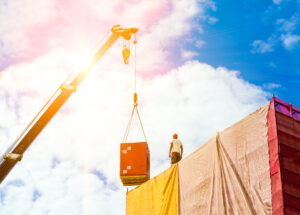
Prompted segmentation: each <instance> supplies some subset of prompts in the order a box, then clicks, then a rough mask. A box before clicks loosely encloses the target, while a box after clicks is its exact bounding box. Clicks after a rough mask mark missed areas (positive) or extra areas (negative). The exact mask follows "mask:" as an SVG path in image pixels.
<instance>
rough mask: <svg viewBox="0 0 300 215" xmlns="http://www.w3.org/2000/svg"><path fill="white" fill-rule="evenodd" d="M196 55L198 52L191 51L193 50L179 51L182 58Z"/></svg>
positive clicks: (190, 57)
mask: <svg viewBox="0 0 300 215" xmlns="http://www.w3.org/2000/svg"><path fill="white" fill-rule="evenodd" d="M197 56H198V53H197V52H193V51H183V52H182V53H181V57H182V58H183V59H192V58H194V57H197Z"/></svg>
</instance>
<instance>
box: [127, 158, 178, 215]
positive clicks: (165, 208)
mask: <svg viewBox="0 0 300 215" xmlns="http://www.w3.org/2000/svg"><path fill="white" fill-rule="evenodd" d="M137 214H143V215H178V167H177V164H176V165H172V166H171V167H170V168H169V169H167V170H166V171H164V172H162V173H161V174H159V175H158V176H156V177H154V178H152V179H151V180H150V181H147V182H146V183H144V184H142V185H140V186H139V187H137V188H135V189H133V190H131V191H129V192H128V193H127V205H126V215H137Z"/></svg>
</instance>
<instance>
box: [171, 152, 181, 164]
mask: <svg viewBox="0 0 300 215" xmlns="http://www.w3.org/2000/svg"><path fill="white" fill-rule="evenodd" d="M180 160H181V156H180V154H179V152H173V153H172V158H171V163H172V164H174V163H177V162H178V161H180Z"/></svg>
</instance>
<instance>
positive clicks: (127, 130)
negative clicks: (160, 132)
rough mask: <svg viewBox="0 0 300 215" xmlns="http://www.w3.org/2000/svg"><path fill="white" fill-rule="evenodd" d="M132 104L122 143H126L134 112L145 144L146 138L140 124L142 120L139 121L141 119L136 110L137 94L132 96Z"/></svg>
mask: <svg viewBox="0 0 300 215" xmlns="http://www.w3.org/2000/svg"><path fill="white" fill-rule="evenodd" d="M133 102H134V103H133V109H132V112H131V116H130V119H129V122H128V125H127V128H126V131H125V134H124V137H123V140H122V142H123V143H126V141H127V138H128V135H129V131H130V127H131V123H132V119H133V115H134V112H135V111H136V114H137V116H138V119H139V122H140V125H141V128H142V131H143V134H144V138H145V141H146V142H147V137H146V134H145V130H144V127H143V123H142V120H141V117H140V114H139V110H138V107H137V106H138V104H137V93H136V92H135V93H134V94H133Z"/></svg>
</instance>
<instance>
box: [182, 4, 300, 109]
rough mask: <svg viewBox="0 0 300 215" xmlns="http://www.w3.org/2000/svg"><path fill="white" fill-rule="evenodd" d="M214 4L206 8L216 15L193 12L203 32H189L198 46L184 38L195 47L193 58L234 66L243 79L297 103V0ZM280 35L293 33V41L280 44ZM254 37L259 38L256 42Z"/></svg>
mask: <svg viewBox="0 0 300 215" xmlns="http://www.w3.org/2000/svg"><path fill="white" fill-rule="evenodd" d="M215 6H216V9H215V10H210V11H209V15H210V16H211V17H214V18H216V19H215V20H213V21H212V22H210V21H209V20H208V21H207V22H202V19H201V17H198V18H197V17H196V21H197V19H198V20H199V21H200V22H201V23H202V24H203V23H204V24H203V31H204V33H201V32H200V33H199V31H197V30H196V31H194V32H193V36H194V37H197V38H198V39H200V40H203V41H204V42H203V43H204V44H202V46H201V45H200V48H197V47H195V45H194V43H188V42H187V43H186V44H185V45H186V47H188V48H189V49H190V50H191V51H195V52H197V53H198V56H196V57H195V59H197V60H199V61H201V62H206V63H208V64H210V65H213V66H215V67H218V66H225V67H227V68H230V69H231V70H238V71H240V72H241V76H242V77H243V78H244V79H246V80H247V81H249V82H251V83H253V84H256V85H259V86H261V87H263V88H265V89H266V90H267V91H268V92H270V93H271V94H274V95H275V96H278V97H279V98H281V99H283V100H285V101H287V102H288V103H292V104H294V105H295V106H298V107H299V106H300V57H299V55H300V42H299V40H300V39H299V33H300V3H299V1H295V0H286V1H280V2H279V1H278V4H275V3H274V2H272V1H269V0H264V1H255V0H251V1H234V0H227V1H216V2H215ZM214 22H215V23H214ZM213 23H214V24H213ZM285 35H289V36H292V35H293V36H296V37H297V38H298V41H294V42H292V43H291V44H287V45H284V42H283V39H284V36H285ZM254 41H259V42H257V45H256V46H255V45H253V44H254Z"/></svg>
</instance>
